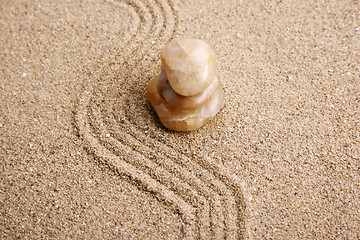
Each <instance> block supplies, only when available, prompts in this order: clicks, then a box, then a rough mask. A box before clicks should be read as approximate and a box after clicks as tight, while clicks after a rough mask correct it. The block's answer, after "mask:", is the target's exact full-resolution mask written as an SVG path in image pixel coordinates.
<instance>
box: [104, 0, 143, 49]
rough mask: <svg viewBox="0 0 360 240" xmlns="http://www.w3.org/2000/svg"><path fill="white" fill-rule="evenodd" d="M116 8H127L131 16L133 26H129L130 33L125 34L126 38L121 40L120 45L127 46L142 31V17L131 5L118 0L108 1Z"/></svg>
mask: <svg viewBox="0 0 360 240" xmlns="http://www.w3.org/2000/svg"><path fill="white" fill-rule="evenodd" d="M108 1H109V2H111V3H112V4H114V5H115V6H118V7H121V8H125V9H126V10H127V11H128V12H129V13H130V15H131V19H132V21H131V26H129V28H128V29H129V31H128V32H126V33H125V36H124V37H123V38H122V39H121V40H120V42H119V45H120V46H122V45H127V43H128V42H130V41H131V39H132V38H134V36H135V34H136V33H137V32H139V31H140V23H141V21H140V17H139V14H138V13H137V11H136V8H134V6H132V5H131V4H127V3H125V2H119V1H116V0H108Z"/></svg>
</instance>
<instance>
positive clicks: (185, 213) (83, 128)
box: [75, 91, 195, 239]
mask: <svg viewBox="0 0 360 240" xmlns="http://www.w3.org/2000/svg"><path fill="white" fill-rule="evenodd" d="M90 100H91V96H90V92H88V91H85V93H84V94H83V97H82V98H81V99H80V101H79V105H78V111H77V114H76V115H75V119H76V122H77V124H78V128H79V133H80V136H81V137H82V138H83V139H84V140H85V142H86V143H87V144H88V149H89V150H90V151H91V152H92V153H94V154H95V156H97V158H99V160H100V161H101V162H103V163H106V164H108V165H110V166H112V167H114V168H116V171H117V172H119V174H123V175H126V176H128V177H129V178H130V179H132V180H135V181H136V182H138V183H139V184H140V185H141V186H142V187H144V188H145V189H146V190H147V191H150V192H153V193H154V194H155V195H156V196H158V197H159V198H160V199H162V200H163V201H165V202H166V203H168V204H170V205H171V206H173V207H174V209H176V210H177V211H178V212H179V213H180V214H181V216H182V219H183V221H184V222H185V224H186V225H185V226H184V235H185V237H186V238H189V239H190V238H192V237H194V234H193V233H194V232H195V231H194V229H193V228H194V222H195V210H194V209H193V208H192V207H191V206H190V205H189V204H187V203H186V202H185V201H184V200H183V199H181V198H179V197H178V196H177V195H176V194H174V193H173V192H172V191H170V190H169V189H168V188H166V187H165V186H164V185H162V184H160V183H158V181H156V180H154V179H153V178H151V177H150V176H149V175H148V174H146V173H144V172H143V171H141V170H139V169H137V168H136V167H135V166H133V165H132V164H129V163H127V162H126V161H125V160H124V159H125V158H126V157H125V156H123V155H120V156H115V155H114V154H112V153H111V152H110V151H109V150H108V149H106V148H105V147H104V146H103V145H101V144H100V143H99V141H98V139H96V138H95V137H94V136H93V131H92V128H91V125H90V122H89V116H88V103H89V102H90ZM128 157H131V156H128Z"/></svg>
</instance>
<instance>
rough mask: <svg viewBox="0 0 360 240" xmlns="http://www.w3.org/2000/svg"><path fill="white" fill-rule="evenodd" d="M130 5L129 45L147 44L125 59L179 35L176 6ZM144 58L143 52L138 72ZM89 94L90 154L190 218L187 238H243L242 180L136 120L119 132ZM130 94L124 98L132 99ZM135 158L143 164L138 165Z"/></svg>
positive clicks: (84, 120)
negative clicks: (189, 153)
mask: <svg viewBox="0 0 360 240" xmlns="http://www.w3.org/2000/svg"><path fill="white" fill-rule="evenodd" d="M113 1H114V0H113ZM120 4H122V3H120ZM124 4H125V5H128V6H130V7H129V9H130V8H132V9H133V10H134V12H133V13H132V17H133V19H135V20H134V24H135V26H136V27H135V28H133V29H134V30H133V31H132V32H130V33H129V34H127V35H126V38H125V39H126V41H125V42H130V41H134V42H136V43H141V44H130V45H131V46H132V47H129V48H126V47H127V44H126V43H125V44H126V46H124V52H125V54H124V55H125V56H124V58H126V57H132V58H133V57H134V54H133V53H134V51H135V52H137V50H138V49H142V50H143V49H146V46H148V43H147V44H146V43H144V42H141V41H144V40H145V39H146V42H149V41H150V40H152V39H154V40H155V39H156V38H159V35H160V38H161V39H163V40H165V41H168V40H169V39H172V38H173V37H174V36H175V33H176V26H177V22H176V14H174V12H175V10H174V6H173V4H172V3H171V2H170V1H166V0H151V1H146V2H145V3H143V2H142V1H138V0H128V1H125V3H124ZM134 14H135V15H136V16H137V17H136V16H135V15H134ZM137 20H138V21H137ZM159 26H163V27H159ZM144 45H146V46H145V47H144ZM143 51H144V50H143ZM135 55H136V54H135ZM142 55H143V54H142V53H137V56H135V59H137V60H136V61H133V62H135V64H134V65H133V66H132V67H133V68H135V67H136V66H137V62H138V61H139V60H140V59H141V58H142ZM94 79H98V78H94ZM87 91H88V92H85V93H84V95H83V97H82V98H81V99H80V103H79V107H78V112H77V114H76V122H77V124H78V128H79V132H80V134H81V136H82V138H83V139H84V140H85V142H87V143H88V148H89V150H90V151H91V152H92V153H94V154H95V156H96V157H97V158H99V159H100V160H101V162H103V163H106V164H108V165H109V166H112V167H114V168H115V169H116V171H118V172H120V174H124V175H127V176H129V177H130V178H131V179H134V180H136V181H137V182H138V183H139V184H140V185H141V186H142V187H143V188H145V189H146V190H148V191H151V192H153V193H154V194H155V195H156V196H158V197H159V198H160V199H162V200H163V201H165V202H167V203H169V204H170V205H171V206H173V208H174V209H175V210H176V211H177V212H179V213H180V214H181V216H182V218H183V219H184V223H185V227H184V237H185V238H196V237H200V238H205V239H206V238H209V236H211V237H214V238H229V239H233V238H239V237H241V236H243V227H242V221H243V216H242V214H241V212H242V211H243V205H244V204H243V200H242V196H241V190H240V189H241V186H240V184H238V183H237V180H236V178H234V177H231V176H229V175H228V174H227V173H226V169H222V168H221V166H218V165H216V163H214V162H211V161H209V162H208V161H206V162H205V161H194V159H192V157H191V156H186V155H184V154H183V153H180V152H179V151H178V150H176V149H175V148H173V147H172V146H171V145H166V144H165V145H164V144H163V143H160V142H159V141H158V140H156V139H151V138H150V139H149V137H148V136H146V135H144V134H143V133H141V132H140V131H139V129H137V128H136V125H134V124H133V123H131V121H130V122H129V124H127V127H129V129H130V131H128V132H124V131H123V129H116V128H117V127H118V126H120V125H119V123H118V122H117V120H116V119H115V118H112V119H111V118H110V119H108V120H109V122H106V121H105V120H104V119H103V118H104V114H103V113H102V112H101V110H100V109H98V108H97V106H96V104H94V102H93V101H92V97H93V96H94V95H93V94H94V92H93V91H92V89H88V90H87ZM126 95H127V94H124V96H123V97H128V96H126ZM112 114H113V113H112ZM108 116H109V115H108ZM114 127H115V130H114ZM127 139H132V140H133V142H134V144H132V145H130V144H129V143H128V142H127ZM149 140H151V141H149ZM146 141H149V143H146ZM144 143H146V144H144ZM159 145H160V146H161V148H164V150H163V152H162V154H156V153H154V155H153V156H154V157H153V158H146V157H145V152H149V151H151V150H152V149H156V146H159ZM179 156H180V157H179ZM135 159H137V161H133V160H135ZM213 164H215V165H213ZM194 223H197V224H198V225H199V228H198V229H195V224H194Z"/></svg>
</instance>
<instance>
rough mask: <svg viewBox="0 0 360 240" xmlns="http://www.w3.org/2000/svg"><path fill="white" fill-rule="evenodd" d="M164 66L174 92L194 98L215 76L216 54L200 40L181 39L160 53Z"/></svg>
mask: <svg viewBox="0 0 360 240" xmlns="http://www.w3.org/2000/svg"><path fill="white" fill-rule="evenodd" d="M160 56H161V61H162V65H163V67H164V69H165V72H166V75H167V76H168V79H169V83H170V85H171V87H172V88H173V89H174V91H175V92H176V93H178V94H180V95H182V96H193V95H196V94H199V93H200V92H202V91H204V90H205V89H206V88H207V87H208V86H209V85H210V83H211V82H212V81H213V78H214V76H215V70H216V69H215V66H216V62H215V52H214V50H213V49H212V48H211V47H210V46H209V45H208V44H207V43H205V42H203V41H201V40H198V39H189V38H185V39H179V40H175V41H173V42H170V43H169V44H167V45H166V46H165V47H164V48H163V49H162V50H161V53H160Z"/></svg>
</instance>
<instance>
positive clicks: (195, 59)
mask: <svg viewBox="0 0 360 240" xmlns="http://www.w3.org/2000/svg"><path fill="white" fill-rule="evenodd" d="M178 43H181V44H180V45H179V44H178ZM191 44H193V45H191ZM179 46H181V47H179ZM164 49H165V50H164ZM164 49H163V50H162V58H161V60H162V63H163V66H162V68H161V73H160V74H159V75H158V76H156V77H155V78H154V79H153V80H151V82H150V83H149V86H148V88H147V95H148V98H149V100H150V102H151V104H152V106H153V108H154V110H155V112H156V113H157V115H158V116H159V119H160V121H161V123H162V124H163V125H164V126H165V127H167V128H169V129H172V130H176V131H191V130H196V129H198V128H200V127H201V126H203V125H204V124H205V123H207V122H208V121H209V120H210V119H211V118H213V117H214V116H215V115H216V114H217V113H218V112H219V110H220V109H221V107H222V105H223V102H224V96H223V90H222V87H221V83H220V76H219V75H218V74H217V73H215V69H216V65H215V54H214V51H213V50H212V49H211V48H210V47H209V45H207V44H206V43H204V42H203V41H200V40H196V39H180V40H177V41H174V42H171V43H169V44H168V45H166V46H165V47H164ZM184 49H185V50H186V51H184ZM164 52H165V53H164ZM185 53H186V54H185ZM184 56H185V57H184ZM206 60H207V61H206ZM165 62H166V63H165ZM166 66H167V67H168V70H167V69H166ZM169 66H171V68H169ZM210 68H211V69H213V70H211V71H208V70H206V71H207V73H206V74H204V73H203V71H204V70H202V69H210ZM169 69H170V70H169ZM174 69H177V70H174ZM180 70H181V71H180ZM212 71H213V73H212ZM199 72H200V73H199ZM199 76H206V79H205V78H202V77H200V78H199ZM210 77H211V78H210ZM174 78H175V81H174ZM199 79H200V80H201V79H202V80H203V81H200V80H199ZM174 82H175V83H176V84H175V85H176V86H177V91H175V89H174V86H173V85H174ZM199 82H201V84H199ZM193 88H195V90H196V91H195V90H194V89H193ZM179 89H180V92H181V91H183V90H184V89H185V90H187V89H191V90H192V92H193V93H192V95H182V94H180V93H179ZM199 89H200V91H199ZM185 90H184V91H185ZM188 92H189V91H188V90H187V93H188Z"/></svg>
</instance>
